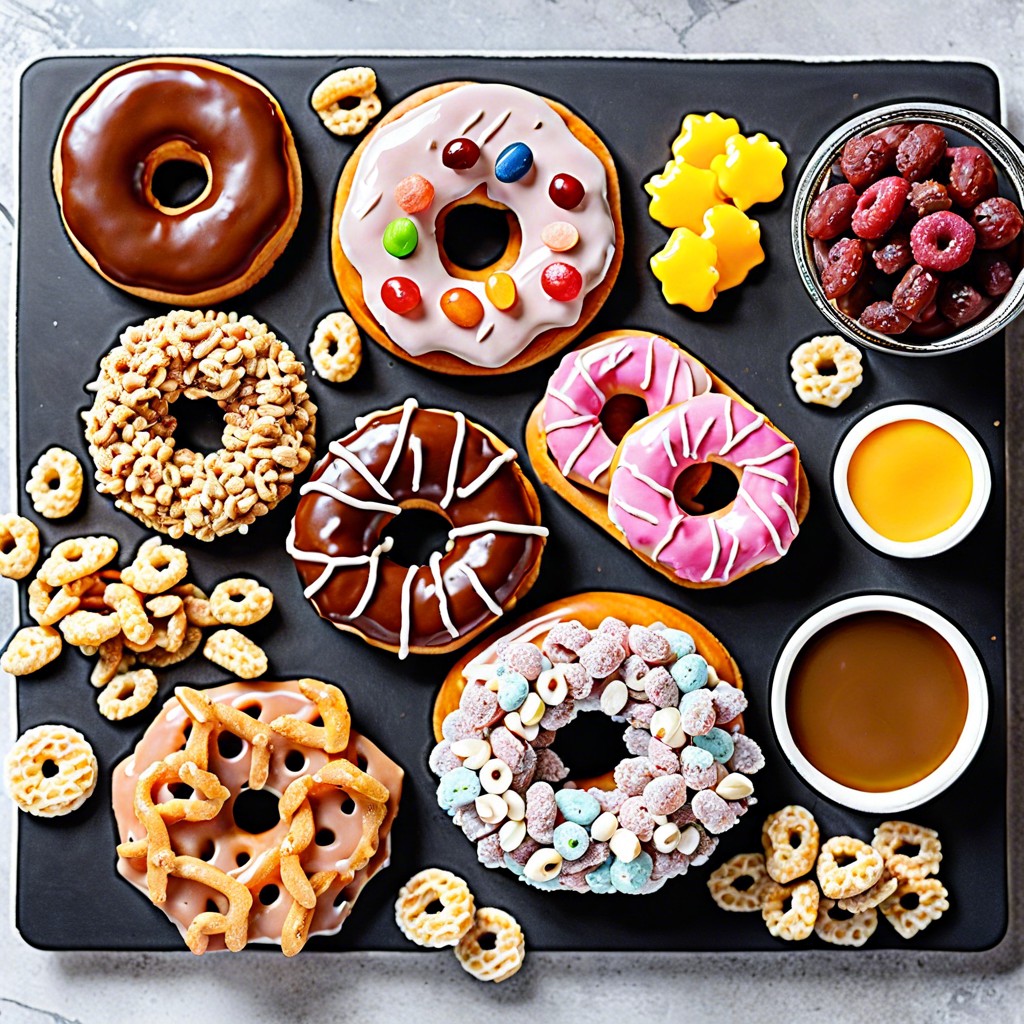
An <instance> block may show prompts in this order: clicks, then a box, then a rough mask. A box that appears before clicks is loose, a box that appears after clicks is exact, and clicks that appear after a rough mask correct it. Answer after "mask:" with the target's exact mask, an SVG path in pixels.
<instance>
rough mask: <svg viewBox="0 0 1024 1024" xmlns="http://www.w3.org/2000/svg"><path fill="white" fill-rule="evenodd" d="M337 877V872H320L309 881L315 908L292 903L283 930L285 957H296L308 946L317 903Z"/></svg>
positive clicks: (282, 943) (283, 951)
mask: <svg viewBox="0 0 1024 1024" xmlns="http://www.w3.org/2000/svg"><path fill="white" fill-rule="evenodd" d="M337 877H338V872H337V871H318V872H317V873H316V874H315V875H313V876H312V877H311V878H310V879H309V884H310V886H311V888H312V892H313V906H312V907H304V906H303V905H302V904H301V903H299V901H298V900H295V901H294V902H293V903H292V905H291V907H290V908H289V910H288V915H287V916H286V917H285V919H284V926H283V927H282V928H281V952H282V953H284V955H285V956H295V954H296V953H298V952H299V950H301V949H302V947H303V946H304V945H305V944H306V939H307V937H308V936H309V926H310V924H312V922H313V914H314V913H315V912H316V901H317V900H318V899H319V898H320V897H321V896H323V894H324V893H325V892H327V890H328V889H329V888H330V887H331V886H332V885H333V884H334V880H335V878H337Z"/></svg>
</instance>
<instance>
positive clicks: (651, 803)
mask: <svg viewBox="0 0 1024 1024" xmlns="http://www.w3.org/2000/svg"><path fill="white" fill-rule="evenodd" d="M644 802H645V803H646V804H647V809H648V810H649V811H650V812H651V814H674V813H675V812H676V811H678V810H679V808H680V807H682V806H683V804H685V803H686V783H685V782H684V781H683V777H682V776H681V775H662V776H660V777H659V778H657V779H652V780H651V781H650V782H648V783H647V785H646V786H645V787H644ZM627 827H628V826H627Z"/></svg>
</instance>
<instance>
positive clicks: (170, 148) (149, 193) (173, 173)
mask: <svg viewBox="0 0 1024 1024" xmlns="http://www.w3.org/2000/svg"><path fill="white" fill-rule="evenodd" d="M141 186H142V194H143V196H144V197H145V199H146V201H147V202H148V203H149V204H150V206H152V207H153V208H154V209H156V210H159V211H160V212H161V213H164V214H167V215H168V216H171V217H177V216H181V215H182V214H184V213H187V212H188V211H189V210H192V209H194V208H195V207H197V206H198V205H199V204H200V203H202V202H203V200H204V199H206V197H207V196H208V195H209V194H210V190H211V188H212V187H213V179H212V169H211V166H210V159H209V157H207V155H206V154H205V153H200V152H199V151H198V150H196V149H193V148H192V146H191V145H189V143H187V142H185V141H184V140H183V139H172V140H171V141H169V142H165V143H162V144H161V145H159V146H157V147H156V149H154V150H153V151H152V152H151V153H150V154H149V156H147V157H146V159H145V160H144V161H143V163H142V180H141Z"/></svg>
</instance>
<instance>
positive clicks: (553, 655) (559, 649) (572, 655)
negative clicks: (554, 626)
mask: <svg viewBox="0 0 1024 1024" xmlns="http://www.w3.org/2000/svg"><path fill="white" fill-rule="evenodd" d="M544 654H545V655H546V656H547V659H548V661H550V662H551V664H552V665H567V664H568V663H569V662H571V661H575V660H576V652H575V651H570V650H569V648H568V647H563V646H562V645H561V644H556V643H555V642H554V641H553V640H552V639H551V637H546V638H545V640H544Z"/></svg>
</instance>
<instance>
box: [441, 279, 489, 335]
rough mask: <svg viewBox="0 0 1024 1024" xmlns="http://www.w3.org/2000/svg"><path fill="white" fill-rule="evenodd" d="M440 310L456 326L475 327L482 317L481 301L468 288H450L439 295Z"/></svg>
mask: <svg viewBox="0 0 1024 1024" xmlns="http://www.w3.org/2000/svg"><path fill="white" fill-rule="evenodd" d="M441 312H442V313H444V315H445V316H446V317H448V319H449V320H451V322H452V323H453V324H455V326H456V327H476V325H477V324H478V323H480V321H481V320H483V318H484V307H483V303H482V302H481V301H480V300H479V299H478V298H477V297H476V296H475V295H474V294H473V293H472V292H471V291H470V290H469V289H468V288H451V289H450V290H449V291H446V292H445V293H444V295H442V296H441Z"/></svg>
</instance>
